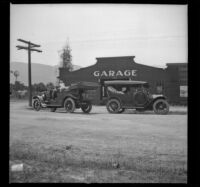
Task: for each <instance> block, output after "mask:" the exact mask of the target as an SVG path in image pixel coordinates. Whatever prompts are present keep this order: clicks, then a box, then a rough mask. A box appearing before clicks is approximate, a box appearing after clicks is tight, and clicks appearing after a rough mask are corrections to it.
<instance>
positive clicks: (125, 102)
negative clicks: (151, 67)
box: [104, 80, 169, 114]
mask: <svg viewBox="0 0 200 187" xmlns="http://www.w3.org/2000/svg"><path fill="white" fill-rule="evenodd" d="M104 87H105V93H106V94H107V96H106V103H107V104H106V107H107V110H108V112H110V113H122V112H124V110H125V109H136V110H137V111H145V110H153V111H154V112H155V113H156V114H167V113H168V112H169V104H168V102H167V99H166V97H165V96H164V95H156V94H151V93H150V92H149V84H148V83H147V82H144V81H132V80H121V81H119V80H113V81H105V82H104Z"/></svg>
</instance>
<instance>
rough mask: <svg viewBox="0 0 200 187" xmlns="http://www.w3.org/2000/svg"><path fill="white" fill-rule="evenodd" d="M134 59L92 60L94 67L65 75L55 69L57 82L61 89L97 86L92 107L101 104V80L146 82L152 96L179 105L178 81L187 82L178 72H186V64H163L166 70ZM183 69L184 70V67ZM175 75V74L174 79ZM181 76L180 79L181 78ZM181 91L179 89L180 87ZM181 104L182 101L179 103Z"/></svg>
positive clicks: (63, 70) (66, 72)
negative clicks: (80, 84) (82, 84)
mask: <svg viewBox="0 0 200 187" xmlns="http://www.w3.org/2000/svg"><path fill="white" fill-rule="evenodd" d="M134 58H135V56H123V57H102V58H96V59H97V62H96V63H95V64H94V65H91V66H88V67H85V68H81V69H79V70H76V71H72V72H69V71H68V70H66V69H65V68H59V77H58V79H59V80H62V81H63V82H64V83H65V85H70V84H72V83H75V82H79V81H89V82H99V83H100V86H99V88H98V89H97V90H96V93H95V100H94V103H95V104H101V103H102V93H103V86H102V85H103V82H104V81H105V80H139V81H147V82H148V83H149V85H150V91H151V92H152V93H154V94H161V93H162V94H164V95H166V96H167V97H168V98H169V102H171V101H172V102H174V101H177V102H178V103H179V102H180V101H179V100H180V93H178V92H180V91H177V90H178V89H180V81H183V80H185V82H184V83H181V84H183V85H184V86H185V85H187V83H186V82H187V80H186V79H185V76H187V74H184V73H183V72H181V70H184V72H186V71H187V68H185V65H186V63H182V64H181V68H180V67H179V65H180V64H176V65H171V64H167V68H166V69H162V68H158V67H152V66H147V65H143V64H138V63H136V62H135V61H134ZM177 66H178V68H177ZM186 67H187V66H186ZM177 71H178V72H179V74H178V77H177ZM181 76H182V77H181ZM181 88H182V87H181ZM183 100H184V99H183Z"/></svg>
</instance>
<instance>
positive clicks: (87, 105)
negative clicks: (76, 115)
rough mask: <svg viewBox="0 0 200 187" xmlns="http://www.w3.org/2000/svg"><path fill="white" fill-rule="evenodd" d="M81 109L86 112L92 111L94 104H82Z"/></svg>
mask: <svg viewBox="0 0 200 187" xmlns="http://www.w3.org/2000/svg"><path fill="white" fill-rule="evenodd" d="M81 110H82V111H83V112H84V113H87V114H88V113H90V111H91V110H92V104H91V103H87V104H85V105H82V106H81Z"/></svg>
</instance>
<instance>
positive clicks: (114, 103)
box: [106, 99, 121, 113]
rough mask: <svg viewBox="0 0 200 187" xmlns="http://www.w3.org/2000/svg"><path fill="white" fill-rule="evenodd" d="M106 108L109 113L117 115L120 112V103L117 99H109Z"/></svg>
mask: <svg viewBox="0 0 200 187" xmlns="http://www.w3.org/2000/svg"><path fill="white" fill-rule="evenodd" d="M106 108H107V110H108V112H110V113H119V112H120V108H121V107H120V102H119V101H118V100H117V99H110V100H109V101H108V102H107V104H106Z"/></svg>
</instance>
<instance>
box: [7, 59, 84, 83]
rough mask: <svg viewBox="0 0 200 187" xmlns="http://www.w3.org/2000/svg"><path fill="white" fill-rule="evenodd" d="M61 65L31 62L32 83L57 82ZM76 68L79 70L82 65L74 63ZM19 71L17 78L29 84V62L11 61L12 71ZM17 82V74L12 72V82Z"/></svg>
mask: <svg viewBox="0 0 200 187" xmlns="http://www.w3.org/2000/svg"><path fill="white" fill-rule="evenodd" d="M58 67H59V66H57V65H56V66H50V65H45V64H38V63H31V72H32V84H34V83H39V82H43V83H44V84H47V83H48V82H53V83H54V84H55V83H56V80H57V79H56V78H57V76H58V75H59V71H58ZM73 67H74V70H78V69H80V68H81V66H78V65H73ZM11 70H12V71H13V72H14V71H16V70H17V71H19V76H18V77H17V80H18V81H20V82H21V83H23V84H24V85H28V63H24V62H11V63H10V71H11ZM14 82H15V76H14V75H13V74H12V73H10V83H14Z"/></svg>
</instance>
